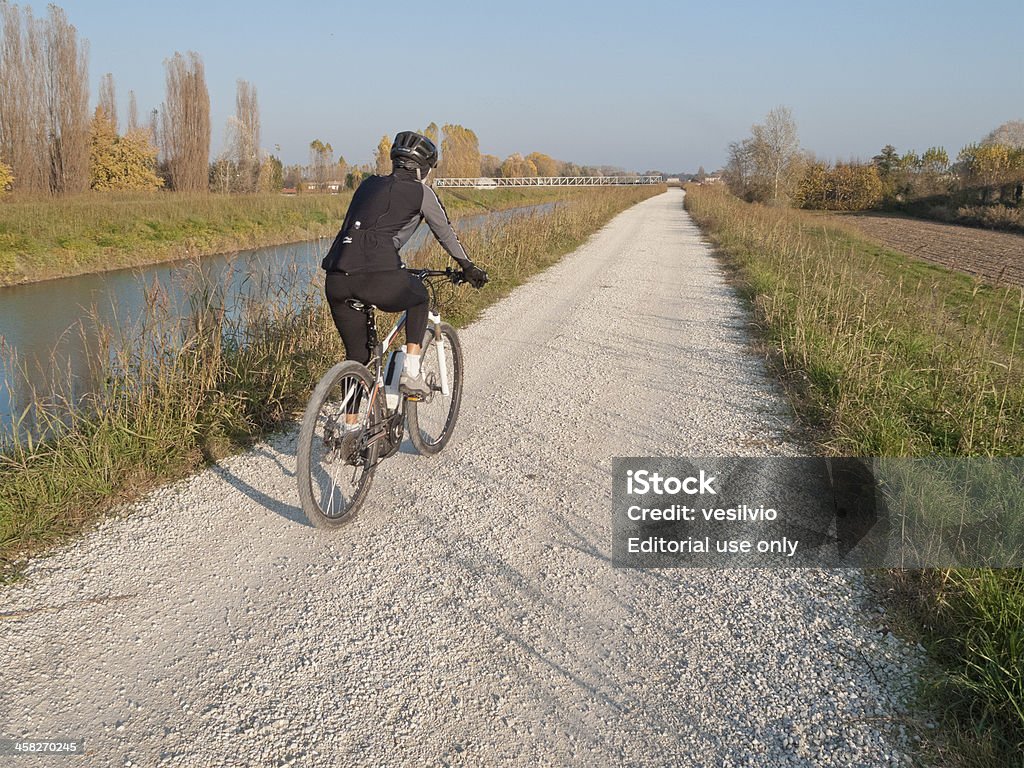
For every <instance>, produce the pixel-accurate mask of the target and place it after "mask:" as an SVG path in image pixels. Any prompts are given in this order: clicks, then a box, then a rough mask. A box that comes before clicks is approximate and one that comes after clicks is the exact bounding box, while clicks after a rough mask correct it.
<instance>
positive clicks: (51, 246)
mask: <svg viewBox="0 0 1024 768" xmlns="http://www.w3.org/2000/svg"><path fill="white" fill-rule="evenodd" d="M578 194H580V190H576V189H573V190H566V189H544V188H536V189H530V188H527V189H495V190H472V189H466V190H462V189H458V190H441V191H440V196H441V199H442V200H443V201H444V203H445V205H446V207H447V208H448V210H449V213H450V215H451V216H452V217H454V218H458V217H460V216H464V215H472V214H475V213H483V212H486V211H490V210H499V209H504V208H513V207H519V206H525V205H534V204H537V203H545V202H552V201H555V200H565V199H572V198H573V197H574V196H576V195H578ZM351 197H352V193H351V192H345V193H343V194H339V195H311V194H305V195H294V196H285V195H277V194H263V195H213V194H207V195H186V194H180V193H172V192H153V193H147V194H139V193H110V192H105V193H89V194H85V195H77V196H71V197H61V198H42V199H31V198H21V199H19V198H18V197H13V198H9V199H5V200H4V201H3V202H0V285H5V284H8V285H9V284H12V283H20V282H32V281H36V280H46V279H50V278H55V277H66V276H69V275H76V274H82V273H85V272H99V271H103V270H108V269H118V268H122V267H131V266H139V265H142V264H151V263H155V262H159V261H168V260H172V259H177V258H182V257H184V256H206V255H211V254H214V253H226V252H230V251H236V250H241V249H245V248H256V247H260V246H265V245H277V244H280V243H285V242H297V241H299V240H311V239H314V238H317V237H327V236H331V235H333V234H334V233H335V232H336V231H337V229H338V227H339V226H340V225H341V218H342V216H343V215H344V212H345V209H346V208H347V207H348V202H349V200H350V199H351Z"/></svg>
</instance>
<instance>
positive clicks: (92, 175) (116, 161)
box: [89, 106, 163, 191]
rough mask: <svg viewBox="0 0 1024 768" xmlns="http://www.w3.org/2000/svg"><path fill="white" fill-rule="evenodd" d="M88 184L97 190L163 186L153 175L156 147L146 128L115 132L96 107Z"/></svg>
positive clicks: (111, 122)
mask: <svg viewBox="0 0 1024 768" xmlns="http://www.w3.org/2000/svg"><path fill="white" fill-rule="evenodd" d="M89 186H90V187H92V188H93V189H95V190H98V191H110V190H151V189H159V188H160V187H162V186H163V179H161V178H160V177H159V176H157V175H156V148H155V147H154V146H153V145H152V144H151V143H150V141H149V135H148V133H147V132H146V131H143V130H139V129H135V130H134V131H128V132H127V133H126V134H125V135H124V136H118V135H117V131H116V130H115V129H114V121H113V120H111V119H110V118H109V117H107V114H106V112H105V111H104V109H103V107H102V106H100V107H96V112H95V114H94V116H93V120H92V125H91V127H90V132H89Z"/></svg>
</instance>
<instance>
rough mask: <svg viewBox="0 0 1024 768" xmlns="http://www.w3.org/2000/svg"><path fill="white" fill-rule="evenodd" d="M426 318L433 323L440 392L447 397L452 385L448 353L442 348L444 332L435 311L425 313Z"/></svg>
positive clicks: (439, 317)
mask: <svg viewBox="0 0 1024 768" xmlns="http://www.w3.org/2000/svg"><path fill="white" fill-rule="evenodd" d="M427 319H428V320H429V321H430V322H432V323H433V324H434V344H435V345H436V346H437V365H438V368H440V371H439V375H440V376H441V394H442V395H444V396H445V397H447V396H448V395H450V394H451V393H452V387H451V383H450V382H449V381H448V353H447V352H446V351H445V348H444V334H443V333H441V316H440V315H439V314H437V313H436V312H431V313H429V314H428V315H427Z"/></svg>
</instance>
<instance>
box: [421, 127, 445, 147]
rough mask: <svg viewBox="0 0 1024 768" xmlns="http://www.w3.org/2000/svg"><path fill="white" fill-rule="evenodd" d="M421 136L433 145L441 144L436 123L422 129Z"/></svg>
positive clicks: (439, 131) (439, 132)
mask: <svg viewBox="0 0 1024 768" xmlns="http://www.w3.org/2000/svg"><path fill="white" fill-rule="evenodd" d="M423 135H424V136H426V137H427V138H428V139H430V140H431V141H432V142H434V144H435V145H437V144H440V143H441V130H440V129H439V128H438V127H437V123H431V124H430V125H428V126H427V127H426V128H424V129H423Z"/></svg>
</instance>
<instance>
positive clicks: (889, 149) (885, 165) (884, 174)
mask: <svg viewBox="0 0 1024 768" xmlns="http://www.w3.org/2000/svg"><path fill="white" fill-rule="evenodd" d="M871 161H872V162H873V163H874V164H875V168H877V169H878V175H879V176H880V177H881V178H882V180H883V181H884V180H886V179H888V178H889V177H890V176H891V175H892V174H893V173H895V171H896V170H897V168H898V167H899V161H900V156H899V153H898V152H897V151H896V147H894V146H893V145H892V144H886V145H885V146H884V147H882V151H881V152H879V153H878V154H877V155H875V156H874V157H873V158H871Z"/></svg>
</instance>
